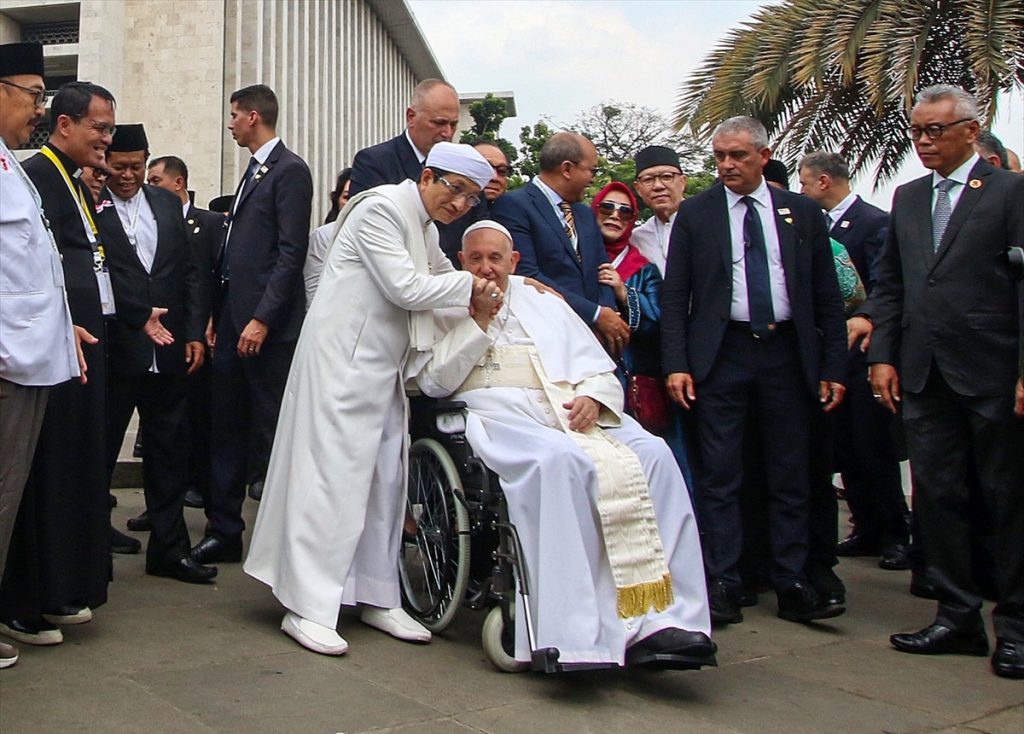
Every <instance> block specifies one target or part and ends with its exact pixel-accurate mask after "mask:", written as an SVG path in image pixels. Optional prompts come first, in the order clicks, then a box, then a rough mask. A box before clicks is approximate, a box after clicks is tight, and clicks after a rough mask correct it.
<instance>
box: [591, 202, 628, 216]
mask: <svg viewBox="0 0 1024 734" xmlns="http://www.w3.org/2000/svg"><path fill="white" fill-rule="evenodd" d="M597 208H598V209H600V210H601V213H602V214H604V215H605V216H608V217H610V216H611V215H612V214H614V213H615V212H618V213H619V218H620V219H632V218H633V215H635V214H636V210H634V209H633V207H631V206H630V205H629V204H616V203H615V202H614V201H602V202H601V203H600V204H598V205H597Z"/></svg>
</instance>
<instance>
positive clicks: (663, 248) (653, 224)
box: [629, 210, 678, 275]
mask: <svg viewBox="0 0 1024 734" xmlns="http://www.w3.org/2000/svg"><path fill="white" fill-rule="evenodd" d="M677 213H678V210H676V211H674V212H672V216H671V217H669V218H668V221H667V222H663V221H661V220H660V219H658V216H657V215H654V216H653V217H651V218H650V219H648V220H647V221H646V222H644V223H643V224H641V225H640V226H639V227H637V228H636V229H634V230H633V235H632V236H631V237H630V238H629V242H630V244H631V245H633V246H635V247H636V249H638V250H639V251H640V254H641V255H643V256H644V257H646V258H647V260H648V261H649V262H652V263H654V264H655V265H656V266H657V267H658V272H660V273H661V274H662V275H664V274H665V262H666V261H667V260H668V242H669V238H670V237H671V236H672V224H673V223H674V222H675V221H676V214H677Z"/></svg>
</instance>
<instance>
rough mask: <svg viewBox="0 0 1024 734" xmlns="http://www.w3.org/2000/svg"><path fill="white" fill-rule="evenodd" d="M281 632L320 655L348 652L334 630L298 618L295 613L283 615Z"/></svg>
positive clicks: (346, 644)
mask: <svg viewBox="0 0 1024 734" xmlns="http://www.w3.org/2000/svg"><path fill="white" fill-rule="evenodd" d="M281 630H282V631H283V632H284V633H285V634H286V635H288V636H289V637H291V638H292V639H294V640H295V641H296V642H298V643H299V644H300V645H302V646H303V647H304V648H306V649H307V650H312V651H313V652H318V653H320V654H321V655H344V654H345V652H346V651H347V650H348V643H347V642H345V638H344V637H342V636H341V635H339V634H338V633H337V632H336V631H335V630H332V629H331V628H330V627H324V626H323V625H322V624H317V623H316V622H313V621H311V620H309V619H306V618H304V617H300V616H299V615H298V614H295V612H288V613H287V614H286V615H284V619H283V620H281Z"/></svg>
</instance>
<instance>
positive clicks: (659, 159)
mask: <svg viewBox="0 0 1024 734" xmlns="http://www.w3.org/2000/svg"><path fill="white" fill-rule="evenodd" d="M635 160H636V175H637V176H639V175H640V173H641V172H642V171H646V170H647V169H648V168H653V167H654V166H672V167H673V168H675V169H676V170H677V171H679V172H680V173H682V172H683V169H682V167H681V166H680V165H679V154H678V153H676V152H675V151H674V150H672V149H671V148H668V147H666V146H664V145H648V146H647V147H646V148H644V149H643V150H641V151H640V152H639V153H637V154H636V159H635Z"/></svg>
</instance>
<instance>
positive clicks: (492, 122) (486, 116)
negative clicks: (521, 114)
mask: <svg viewBox="0 0 1024 734" xmlns="http://www.w3.org/2000/svg"><path fill="white" fill-rule="evenodd" d="M469 115H470V117H472V118H473V127H471V128H470V129H469V130H463V132H462V135H461V136H460V137H459V142H460V143H469V144H471V145H472V144H475V143H480V142H483V141H487V142H490V143H493V144H494V145H496V146H498V147H499V148H501V152H502V153H504V154H505V157H506V158H507V159H508V160H509V163H510V164H513V162H514V161H515V159H516V146H515V145H513V144H512V143H511V142H509V141H508V140H505V138H502V137H499V136H498V131H499V130H501V123H502V122H504V121H505V118H506V117H508V109H507V107H506V105H505V100H503V99H501V98H500V97H495V96H494V95H493V94H491V93H490V92H488V93H487V96H486V97H484V98H483V99H481V100H477V101H476V102H473V103H472V104H470V105H469Z"/></svg>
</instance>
